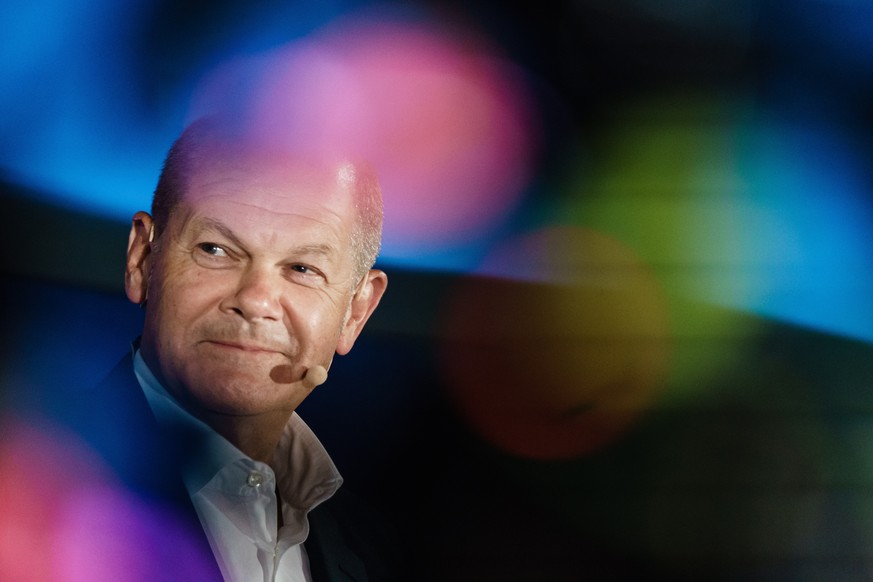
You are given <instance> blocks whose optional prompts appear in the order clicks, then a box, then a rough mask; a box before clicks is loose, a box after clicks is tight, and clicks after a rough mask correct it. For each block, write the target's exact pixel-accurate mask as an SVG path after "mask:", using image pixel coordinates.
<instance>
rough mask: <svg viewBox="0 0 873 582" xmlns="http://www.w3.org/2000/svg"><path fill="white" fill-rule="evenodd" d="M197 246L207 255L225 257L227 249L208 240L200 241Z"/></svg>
mask: <svg viewBox="0 0 873 582" xmlns="http://www.w3.org/2000/svg"><path fill="white" fill-rule="evenodd" d="M197 248H199V249H200V250H201V251H203V252H204V253H206V254H207V255H211V256H213V257H226V256H227V251H225V250H224V249H223V248H222V247H221V246H219V245H217V244H215V243H209V242H206V243H200V244H199V245H197Z"/></svg>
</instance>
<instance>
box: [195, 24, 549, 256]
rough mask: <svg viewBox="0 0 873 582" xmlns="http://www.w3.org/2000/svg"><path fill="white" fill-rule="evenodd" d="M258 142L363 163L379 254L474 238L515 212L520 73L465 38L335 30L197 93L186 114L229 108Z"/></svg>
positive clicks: (523, 166)
mask: <svg viewBox="0 0 873 582" xmlns="http://www.w3.org/2000/svg"><path fill="white" fill-rule="evenodd" d="M241 79H247V80H250V81H251V84H250V89H249V90H248V91H245V90H244V92H245V95H243V96H241V97H240V98H239V99H238V101H239V102H238V103H237V104H236V105H237V106H239V107H240V111H241V114H240V122H241V123H243V124H244V125H246V126H247V127H249V128H251V131H254V132H256V133H257V136H258V139H261V140H267V141H271V142H275V143H277V144H279V145H281V146H283V147H286V148H291V149H303V150H306V151H309V152H312V151H315V152H319V151H322V152H329V153H336V152H342V153H351V154H352V155H354V156H358V157H361V158H364V159H365V160H366V161H367V162H369V163H370V164H372V165H373V166H374V168H375V170H376V171H377V173H378V174H379V176H380V181H381V183H382V190H383V196H384V199H385V241H384V246H385V252H386V254H387V255H388V256H389V257H390V255H391V254H392V250H394V251H396V252H398V253H402V254H407V253H409V252H410V251H411V250H416V249H417V250H421V249H437V248H439V247H441V246H445V245H455V244H457V243H458V241H459V239H460V240H473V239H476V238H478V237H481V236H482V233H483V232H485V231H487V230H488V229H489V228H493V227H494V226H495V225H496V224H497V222H498V221H499V220H500V219H501V218H503V217H504V216H505V215H506V213H507V212H508V211H509V210H510V209H511V208H513V206H514V204H515V203H516V201H517V200H518V198H519V196H520V194H521V190H522V188H523V187H524V186H525V184H526V181H527V179H528V177H529V173H530V165H531V162H530V155H531V152H532V149H533V147H534V146H533V134H534V130H533V121H532V114H531V113H530V112H531V108H530V107H529V103H528V100H527V99H528V97H527V91H526V89H525V87H524V85H523V83H522V81H521V78H520V76H519V75H518V74H516V73H514V72H512V70H511V68H510V67H509V66H508V65H507V64H506V63H504V62H502V61H500V60H499V59H498V58H496V57H494V56H493V55H491V54H490V53H489V52H488V50H486V48H485V47H483V46H481V45H479V44H478V43H476V42H475V41H473V40H471V39H463V40H461V39H459V38H457V37H450V36H448V35H445V34H440V33H438V32H437V31H435V30H431V29H428V28H425V27H423V26H421V25H415V26H412V27H411V26H408V25H406V26H401V25H399V24H389V23H385V22H381V23H359V22H351V23H342V24H339V25H337V26H336V27H334V28H329V29H327V30H325V31H323V32H322V33H321V34H319V35H316V36H313V37H311V38H309V39H305V40H304V41H301V42H299V43H294V44H292V45H289V46H287V47H285V48H283V49H282V50H280V51H277V52H275V53H271V54H269V55H267V56H266V57H265V58H263V59H260V60H252V61H245V62H242V61H240V62H237V63H233V64H229V65H227V66H226V67H225V68H223V69H222V70H220V71H218V72H216V73H215V75H213V76H212V77H211V78H210V79H208V81H207V83H206V84H205V85H204V88H203V91H202V92H201V93H200V96H199V98H198V99H197V100H196V103H195V107H194V111H195V112H196V113H195V114H200V113H202V112H204V111H214V110H216V109H222V108H224V107H225V106H226V104H227V100H228V95H229V93H232V92H233V91H232V90H231V89H232V88H239V87H242V86H244V85H246V83H243V82H242V81H241Z"/></svg>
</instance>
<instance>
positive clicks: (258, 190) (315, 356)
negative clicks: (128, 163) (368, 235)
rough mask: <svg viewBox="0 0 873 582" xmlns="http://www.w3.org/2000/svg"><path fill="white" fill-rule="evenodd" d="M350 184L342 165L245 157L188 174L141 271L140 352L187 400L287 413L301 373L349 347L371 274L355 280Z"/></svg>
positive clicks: (300, 391)
mask: <svg viewBox="0 0 873 582" xmlns="http://www.w3.org/2000/svg"><path fill="white" fill-rule="evenodd" d="M347 182H348V180H346V179H344V173H343V170H342V168H341V167H334V168H330V169H327V168H321V169H319V170H315V169H313V168H312V167H306V166H303V165H301V164H291V165H287V164H286V165H281V166H280V165H277V164H276V163H275V161H273V162H266V161H263V160H259V159H257V158H253V157H250V158H246V159H239V158H236V157H235V158H232V159H229V158H226V157H225V158H222V157H219V158H218V159H215V160H212V161H210V162H202V163H200V164H198V166H197V167H195V168H194V169H193V170H192V171H191V172H190V175H189V176H188V177H187V180H186V189H185V192H184V196H183V199H182V201H181V202H180V204H179V205H178V206H177V207H176V208H175V209H174V211H173V212H172V214H171V217H170V219H169V221H168V224H167V225H166V227H165V230H164V232H162V233H160V234H159V235H158V238H157V239H156V240H155V242H154V243H153V244H152V248H151V252H150V254H149V255H148V257H147V259H146V260H145V261H144V265H143V269H142V272H143V273H144V278H145V288H146V289H147V299H148V306H147V309H146V321H145V327H144V330H143V338H142V348H141V349H142V353H143V357H144V358H145V360H146V362H147V363H148V364H149V366H150V367H151V368H152V370H153V371H154V372H155V374H156V375H157V376H158V378H159V379H160V380H161V382H162V383H163V384H164V386H166V388H167V389H168V390H169V391H170V392H171V393H173V394H174V395H175V396H176V397H177V398H178V399H179V400H181V401H182V402H183V403H185V404H186V405H187V406H189V407H191V408H193V409H194V410H197V409H200V410H204V411H208V412H211V413H219V414H230V415H254V414H261V413H266V412H272V411H290V410H292V409H294V408H295V407H296V406H297V405H298V404H299V403H300V402H301V401H302V400H303V399H304V398H305V397H306V395H307V393H308V390H307V389H306V388H305V387H304V386H303V384H302V383H301V382H300V380H301V378H302V376H303V375H304V373H305V371H306V370H307V369H308V368H309V367H311V366H313V365H316V364H318V365H322V366H324V367H325V368H328V367H329V365H330V362H331V360H332V357H333V354H334V352H339V353H345V352H347V351H348V350H349V349H351V346H352V343H353V342H354V339H355V338H356V337H357V334H358V332H359V331H360V327H362V326H363V322H360V321H358V319H359V318H358V315H360V313H358V312H359V311H360V310H359V309H357V308H355V309H353V304H354V301H353V296H354V295H355V291H356V290H358V291H360V290H361V289H362V288H364V287H366V285H367V277H364V280H363V285H358V283H359V282H358V281H356V280H355V269H354V257H353V254H352V249H351V232H352V227H353V224H354V219H355V214H354V213H355V210H354V205H353V199H352V192H351V188H353V187H354V186H353V185H352V184H349V183H347ZM145 216H146V217H147V215H145ZM135 229H136V220H135ZM132 237H133V235H132ZM129 260H130V259H129ZM371 273H372V271H371ZM129 295H130V292H129ZM132 298H134V297H132ZM377 302H378V299H377ZM372 308H375V304H374V305H373V306H372ZM372 308H370V309H369V311H368V313H367V316H369V312H371V311H372ZM350 320H351V321H350ZM364 320H366V317H364ZM358 324H359V325H358Z"/></svg>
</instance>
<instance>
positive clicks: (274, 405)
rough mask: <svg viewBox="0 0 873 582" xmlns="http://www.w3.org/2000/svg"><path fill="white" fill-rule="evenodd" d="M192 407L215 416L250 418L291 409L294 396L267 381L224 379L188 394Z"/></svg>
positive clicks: (238, 378) (243, 378)
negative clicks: (266, 382) (215, 414)
mask: <svg viewBox="0 0 873 582" xmlns="http://www.w3.org/2000/svg"><path fill="white" fill-rule="evenodd" d="M189 397H190V399H191V401H192V404H194V406H196V407H198V408H200V409H202V410H206V411H209V412H213V413H217V414H226V415H229V416H253V415H257V414H263V413H266V412H271V411H275V410H285V409H288V410H293V408H294V406H293V395H292V394H291V393H290V392H289V390H288V388H286V387H283V386H281V385H279V384H276V383H273V382H270V383H268V384H265V383H264V382H263V380H262V381H261V382H255V381H254V380H253V379H252V378H251V377H246V376H238V377H236V378H228V377H227V376H223V377H221V378H215V379H214V380H211V381H210V380H207V381H206V382H203V383H201V384H200V385H199V386H196V387H194V388H193V389H192V390H190V391H189Z"/></svg>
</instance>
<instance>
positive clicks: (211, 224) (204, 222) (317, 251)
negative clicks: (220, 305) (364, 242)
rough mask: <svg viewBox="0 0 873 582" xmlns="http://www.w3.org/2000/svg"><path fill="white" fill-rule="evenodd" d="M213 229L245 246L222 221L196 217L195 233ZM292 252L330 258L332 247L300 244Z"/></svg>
mask: <svg viewBox="0 0 873 582" xmlns="http://www.w3.org/2000/svg"><path fill="white" fill-rule="evenodd" d="M207 230H214V231H216V232H217V233H218V234H220V235H222V236H224V237H226V238H227V239H228V240H230V241H231V242H232V243H233V244H235V245H236V246H238V247H240V248H245V245H244V244H243V242H242V241H241V240H240V239H239V238H238V237H237V236H236V235H235V234H234V232H233V230H231V229H230V227H228V226H227V225H226V224H224V223H223V222H221V221H219V220H216V219H214V218H209V217H202V218H199V219H197V222H196V223H195V227H194V232H195V233H197V234H202V233H203V231H207ZM293 254H294V255H295V256H304V255H321V256H324V257H327V258H332V257H333V255H334V248H333V247H332V246H331V245H328V244H325V243H314V244H308V245H302V246H299V247H296V248H295V249H294V250H293Z"/></svg>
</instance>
